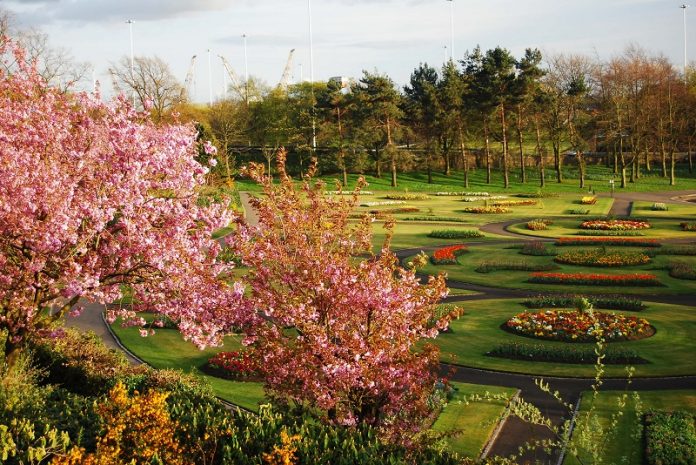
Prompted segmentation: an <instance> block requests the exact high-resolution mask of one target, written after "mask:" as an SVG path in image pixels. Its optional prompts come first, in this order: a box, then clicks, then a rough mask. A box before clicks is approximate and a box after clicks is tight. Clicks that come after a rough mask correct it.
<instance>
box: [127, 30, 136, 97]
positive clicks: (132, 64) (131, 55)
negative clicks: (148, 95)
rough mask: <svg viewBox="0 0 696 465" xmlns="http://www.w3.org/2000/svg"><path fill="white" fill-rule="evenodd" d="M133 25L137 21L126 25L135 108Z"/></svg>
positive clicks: (132, 95)
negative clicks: (128, 37) (128, 36)
mask: <svg viewBox="0 0 696 465" xmlns="http://www.w3.org/2000/svg"><path fill="white" fill-rule="evenodd" d="M133 23H135V21H133V20H132V19H129V20H128V21H126V24H128V33H129V35H130V73H131V81H132V83H133V89H132V91H131V97H132V98H133V106H135V57H134V55H133Z"/></svg>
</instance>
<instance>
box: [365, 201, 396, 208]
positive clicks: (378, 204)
mask: <svg viewBox="0 0 696 465" xmlns="http://www.w3.org/2000/svg"><path fill="white" fill-rule="evenodd" d="M405 203H406V202H404V201H402V200H384V201H381V202H364V203H361V204H360V206H361V207H383V206H385V205H403V204H405Z"/></svg>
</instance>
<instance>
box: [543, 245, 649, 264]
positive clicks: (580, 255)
mask: <svg viewBox="0 0 696 465" xmlns="http://www.w3.org/2000/svg"><path fill="white" fill-rule="evenodd" d="M554 261H555V262H556V263H565V264H567V265H578V266H600V267H612V266H636V265H645V264H647V263H650V257H648V256H647V255H646V254H644V253H640V252H608V251H607V250H606V249H604V248H601V249H595V250H580V251H575V252H565V253H562V254H559V255H557V256H556V258H554Z"/></svg>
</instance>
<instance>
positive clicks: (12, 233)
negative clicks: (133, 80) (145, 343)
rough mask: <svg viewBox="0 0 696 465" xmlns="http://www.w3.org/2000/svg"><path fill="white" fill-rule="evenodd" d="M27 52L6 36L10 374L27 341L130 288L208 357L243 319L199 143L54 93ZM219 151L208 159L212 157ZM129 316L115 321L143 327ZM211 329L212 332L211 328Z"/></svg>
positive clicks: (2, 307)
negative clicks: (206, 196) (208, 198)
mask: <svg viewBox="0 0 696 465" xmlns="http://www.w3.org/2000/svg"><path fill="white" fill-rule="evenodd" d="M24 53H25V52H24V51H23V50H22V49H21V48H19V47H18V46H17V45H16V44H14V43H13V42H12V41H10V40H9V39H2V38H0V56H3V57H7V56H11V57H13V59H14V60H15V61H16V63H18V65H17V66H18V69H15V70H14V71H13V72H12V73H11V74H8V73H6V72H3V71H0V270H2V272H1V273H0V341H1V340H2V336H3V335H4V336H5V340H6V341H5V346H4V352H5V355H6V357H7V360H8V362H9V363H12V360H13V359H14V358H16V354H17V353H18V352H19V350H20V349H21V347H22V346H23V344H24V343H25V342H26V340H27V338H29V337H30V336H31V334H33V333H34V332H36V331H40V330H42V329H44V328H47V327H48V326H50V324H51V323H52V322H53V321H56V320H58V319H60V318H62V317H63V316H64V315H65V314H66V313H73V314H75V313H79V311H80V306H79V305H80V304H81V303H82V302H83V301H95V302H101V303H104V304H106V303H109V302H113V301H115V300H116V299H118V298H119V297H121V295H122V290H123V289H124V286H128V287H129V288H130V289H132V292H133V299H134V301H135V302H138V303H139V304H141V305H142V306H143V308H147V309H149V310H152V311H155V312H161V313H164V314H168V315H171V316H172V317H173V318H175V319H176V320H177V321H178V322H180V325H179V326H180V328H181V330H182V332H183V334H184V335H185V336H186V337H187V338H189V339H191V340H192V341H194V342H195V343H197V344H198V345H201V346H203V345H209V344H215V343H218V342H220V339H221V336H222V335H224V334H225V333H227V332H229V330H230V327H231V326H226V325H231V324H233V323H235V324H237V323H238V322H237V320H238V318H237V315H241V314H242V313H243V308H244V305H243V302H242V295H243V288H242V286H241V285H239V284H233V283H231V281H230V280H229V279H226V278H227V277H228V274H229V272H230V268H231V264H229V263H225V262H224V261H222V260H220V259H219V257H218V255H219V252H220V249H221V247H220V245H219V244H218V243H217V242H216V241H214V240H213V239H212V233H213V231H215V230H217V229H219V228H220V227H222V226H226V225H228V224H229V223H230V221H232V220H233V217H232V215H231V213H230V211H228V210H226V209H225V208H224V206H222V205H217V204H213V205H209V206H201V205H199V198H198V194H197V188H198V186H199V185H201V184H202V183H203V181H204V179H203V176H204V174H205V173H206V171H207V168H206V167H204V166H202V165H201V164H199V163H198V162H196V161H195V160H194V156H195V155H196V147H195V136H196V134H195V131H194V130H193V128H192V127H189V126H178V125H171V126H155V125H154V124H152V123H151V122H150V121H149V120H148V119H147V117H146V115H145V114H141V113H136V112H135V111H133V109H132V108H131V107H130V106H129V105H128V103H127V102H126V101H125V100H124V99H120V100H117V101H115V102H113V103H111V104H108V105H107V104H103V103H101V102H100V101H99V99H98V98H96V97H94V96H91V95H87V94H84V93H78V94H69V93H61V92H59V91H57V90H55V89H53V88H50V87H49V86H48V85H47V83H46V81H45V80H44V79H43V78H42V77H41V76H40V75H39V74H38V73H37V70H36V68H35V67H32V66H31V65H29V64H26V63H27V61H26V60H25V59H24ZM210 149H211V150H212V147H210ZM133 310H134V309H133V308H131V307H122V308H120V309H117V310H112V311H110V312H109V318H110V319H115V318H116V317H117V316H124V317H126V319H128V320H130V321H131V322H132V323H134V324H142V323H143V320H142V319H141V318H139V317H137V316H136V313H134V311H133ZM210 322H214V323H210Z"/></svg>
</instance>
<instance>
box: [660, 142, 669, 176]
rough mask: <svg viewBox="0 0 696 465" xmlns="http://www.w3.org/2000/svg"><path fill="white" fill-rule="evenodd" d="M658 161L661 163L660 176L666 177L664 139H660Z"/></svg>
mask: <svg viewBox="0 0 696 465" xmlns="http://www.w3.org/2000/svg"><path fill="white" fill-rule="evenodd" d="M660 162H661V163H662V167H661V168H662V177H663V178H666V177H667V151H666V150H665V141H664V139H661V140H660Z"/></svg>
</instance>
